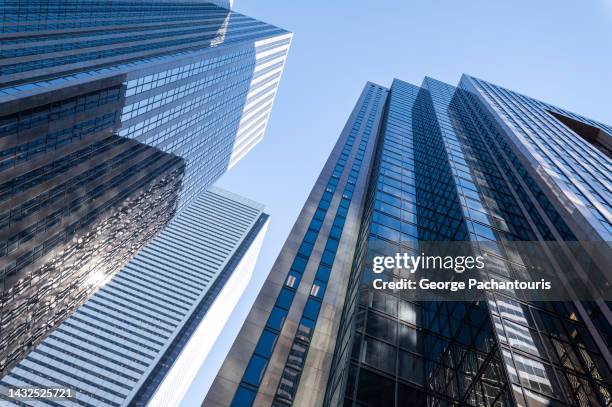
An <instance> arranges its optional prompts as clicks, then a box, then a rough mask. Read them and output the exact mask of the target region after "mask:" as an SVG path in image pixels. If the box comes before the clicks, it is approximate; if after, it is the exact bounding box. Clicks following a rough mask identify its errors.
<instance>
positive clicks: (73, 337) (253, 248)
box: [0, 187, 269, 407]
mask: <svg viewBox="0 0 612 407" xmlns="http://www.w3.org/2000/svg"><path fill="white" fill-rule="evenodd" d="M268 219H269V217H268V215H267V214H265V213H264V212H263V206H262V205H260V204H258V203H255V202H253V201H250V200H248V199H246V198H243V197H240V196H238V195H235V194H232V193H229V192H227V191H224V190H222V189H219V188H214V187H211V188H210V189H209V190H208V191H206V192H204V193H203V194H202V195H201V196H200V197H199V198H197V199H196V201H195V202H194V203H193V204H192V205H190V206H189V207H188V208H186V209H185V210H184V211H183V212H181V214H180V215H177V217H176V218H174V219H173V220H172V221H171V222H170V223H169V224H168V225H167V227H166V228H165V229H164V231H163V232H161V233H160V234H159V235H158V236H157V237H155V238H154V239H153V240H152V241H151V243H149V244H148V245H147V246H146V247H145V248H144V249H142V250H141V251H140V253H138V255H136V257H135V258H134V259H133V260H132V261H131V262H130V263H128V265H127V266H125V267H124V268H123V269H122V270H121V271H119V272H118V273H117V274H116V275H115V276H114V277H113V278H112V279H111V280H110V281H109V282H108V283H107V284H106V285H104V287H102V288H101V289H100V290H99V291H98V292H96V293H95V294H94V295H93V296H92V297H91V298H90V299H89V300H88V301H87V302H86V303H85V304H83V305H82V306H81V307H79V308H78V309H77V310H76V311H75V312H74V314H73V315H71V316H70V317H69V318H68V319H67V320H66V321H64V322H63V323H62V324H61V325H60V326H59V327H57V329H55V330H54V331H53V333H52V334H51V335H50V336H48V337H47V338H46V339H45V340H44V341H42V343H40V344H39V345H38V346H37V347H36V348H35V349H34V350H33V351H32V352H30V353H29V354H28V355H27V356H26V358H25V359H24V360H22V361H21V362H20V363H19V364H18V365H17V366H16V367H15V368H13V369H12V370H11V371H10V372H9V373H8V374H7V376H6V377H4V378H3V379H2V381H0V386H2V387H4V388H8V387H10V386H13V387H20V386H40V387H58V386H59V387H66V386H69V387H71V388H73V389H74V390H75V392H76V400H73V401H72V404H74V405H76V403H77V402H80V403H87V404H86V405H94V406H121V405H128V404H129V405H133V406H144V405H147V403H150V404H148V405H151V406H164V407H168V406H172V405H180V403H181V401H182V397H183V396H184V395H185V393H186V392H187V390H188V388H189V387H190V385H192V382H193V381H194V378H195V377H196V374H197V372H198V371H199V369H200V368H202V369H206V370H210V371H216V370H217V369H218V368H219V367H220V363H221V362H214V361H212V362H211V359H210V358H209V356H210V355H213V359H216V358H218V357H219V356H221V357H222V356H223V355H222V354H221V355H219V354H217V353H221V352H223V349H224V346H225V345H224V343H227V346H229V344H231V338H228V337H224V336H222V335H220V333H221V332H222V331H223V329H224V326H225V323H226V322H227V321H228V320H229V319H230V318H233V319H236V318H237V319H240V318H242V319H244V318H245V317H246V313H247V312H248V309H238V308H236V305H237V303H238V301H239V299H240V297H241V293H242V292H243V291H244V290H245V288H246V287H247V285H248V284H249V281H250V280H251V277H252V273H253V269H254V266H255V261H256V259H257V256H258V254H259V250H260V248H261V244H262V242H263V238H264V235H265V233H266V230H267V227H268V223H269V221H268ZM225 352H227V349H226V350H225ZM215 363H216V364H215ZM196 383H197V386H198V388H199V387H200V386H205V385H206V383H203V382H201V381H197V382H196ZM208 384H209V385H210V383H208ZM203 391H205V390H203ZM1 393H3V394H7V392H6V391H4V392H1ZM203 395H204V393H202V397H203ZM65 403H66V404H68V405H71V403H69V402H65Z"/></svg>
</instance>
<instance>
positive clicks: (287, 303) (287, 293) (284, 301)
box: [276, 287, 295, 310]
mask: <svg viewBox="0 0 612 407" xmlns="http://www.w3.org/2000/svg"><path fill="white" fill-rule="evenodd" d="M294 296H295V291H293V290H290V289H289V288H286V287H283V289H282V290H281V292H280V294H278V298H277V299H276V305H278V306H279V307H281V308H284V309H287V310H288V309H289V308H290V307H291V302H292V301H293V297H294Z"/></svg>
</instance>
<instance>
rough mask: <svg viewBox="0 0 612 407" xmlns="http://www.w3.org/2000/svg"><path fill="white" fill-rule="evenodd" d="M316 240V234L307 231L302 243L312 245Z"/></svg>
mask: <svg viewBox="0 0 612 407" xmlns="http://www.w3.org/2000/svg"><path fill="white" fill-rule="evenodd" d="M315 240H317V233H316V232H313V231H312V230H309V231H308V232H306V236H304V241H305V242H308V243H314V242H315Z"/></svg>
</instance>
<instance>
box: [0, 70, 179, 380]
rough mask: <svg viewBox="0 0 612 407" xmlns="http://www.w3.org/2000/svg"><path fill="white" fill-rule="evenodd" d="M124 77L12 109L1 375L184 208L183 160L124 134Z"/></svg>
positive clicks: (2, 207)
mask: <svg viewBox="0 0 612 407" xmlns="http://www.w3.org/2000/svg"><path fill="white" fill-rule="evenodd" d="M122 82H123V78H121V77H115V78H110V79H105V80H102V81H94V82H91V83H88V84H86V85H82V86H79V87H75V88H72V89H70V88H69V89H63V90H62V91H61V92H56V93H49V94H46V95H41V96H39V97H38V98H32V99H27V100H21V101H19V102H18V103H15V104H13V105H11V106H7V108H6V109H3V114H4V115H3V116H2V117H0V123H1V125H0V133H1V139H0V145H1V147H0V149H1V150H2V151H1V152H0V155H1V157H2V162H1V163H0V191H1V192H0V254H1V257H0V271H1V285H0V288H1V291H0V295H1V297H0V307H1V310H2V312H1V318H2V319H1V327H0V372H5V371H6V370H7V369H9V368H10V367H11V366H13V365H14V364H15V363H16V362H17V361H18V360H19V359H20V358H21V357H23V356H24V355H25V354H26V353H27V352H28V350H29V349H31V348H32V347H33V346H35V345H36V344H37V343H38V342H40V341H41V340H42V339H43V338H44V337H45V336H46V335H47V334H48V333H49V332H50V331H51V330H52V329H53V328H54V327H55V326H57V325H58V324H59V323H60V322H61V321H63V320H64V319H65V318H66V317H67V316H69V315H70V314H71V313H72V311H74V309H75V308H76V307H78V306H79V305H80V304H81V303H83V302H84V301H85V300H86V299H87V297H88V296H89V295H90V294H91V293H92V292H93V291H95V290H96V289H97V288H99V287H100V286H101V285H102V284H103V283H104V282H105V281H106V280H107V279H108V278H109V277H110V276H112V275H113V274H114V273H115V272H116V271H118V270H119V269H120V268H121V267H122V266H124V265H125V264H126V263H127V262H128V261H129V260H130V259H131V258H132V257H133V256H134V255H135V254H136V253H137V252H138V250H139V249H140V248H142V247H143V246H144V245H145V244H146V243H147V242H148V241H149V240H150V239H151V238H152V237H154V236H155V234H156V233H158V232H159V231H160V230H161V229H162V228H163V227H164V225H165V224H166V223H167V222H168V221H169V220H170V219H171V218H172V216H173V215H174V213H175V211H176V205H177V199H178V194H179V192H180V189H181V185H182V179H183V174H184V171H185V165H184V160H183V159H182V158H180V157H177V156H176V155H173V154H169V153H166V152H163V151H161V150H159V149H157V148H155V147H151V146H149V145H146V144H143V143H140V142H138V141H136V140H130V139H126V138H123V137H120V136H118V135H117V131H118V129H119V128H120V125H121V123H120V118H121V112H122V109H123V106H124V101H125V86H124V85H123V84H122ZM11 108H12V109H13V110H14V113H10V109H11ZM5 113H9V114H5ZM81 322H82V323H84V324H92V323H95V321H81Z"/></svg>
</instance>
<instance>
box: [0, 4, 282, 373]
mask: <svg viewBox="0 0 612 407" xmlns="http://www.w3.org/2000/svg"><path fill="white" fill-rule="evenodd" d="M216 3H217V4H218V5H221V6H224V7H226V8H221V7H219V6H218V5H215V4H213V3H209V2H205V1H167V0H165V1H153V2H149V1H141V0H133V1H130V0H116V1H115V0H108V1H96V0H83V1H81V0H79V1H76V0H62V1H60V0H33V1H20V0H5V1H2V4H1V8H2V9H1V10H0V207H1V208H0V309H1V313H0V375H2V374H4V373H5V372H6V371H7V369H8V368H10V367H11V366H13V365H14V364H15V363H17V362H18V361H19V359H20V358H22V357H23V356H24V354H26V353H27V351H28V350H29V349H31V348H32V347H33V346H35V345H36V343H38V342H40V340H42V338H44V337H45V336H46V335H47V334H48V333H49V331H50V330H51V329H52V328H53V327H54V326H56V325H57V324H58V323H59V322H61V321H62V320H63V319H65V318H66V317H67V316H68V315H70V313H71V312H72V311H73V310H74V309H75V308H76V307H77V306H78V305H79V304H81V303H83V302H84V301H85V300H86V298H87V297H88V296H89V295H90V294H91V293H92V292H93V291H95V290H96V289H97V287H98V286H99V284H100V282H102V281H105V280H106V278H107V277H108V276H110V275H112V274H113V273H114V272H116V271H118V270H119V269H120V268H121V267H122V266H124V265H125V264H126V263H127V261H128V260H129V259H130V258H131V257H133V256H134V254H135V253H137V252H138V250H139V249H140V248H141V247H143V246H144V245H145V244H146V243H147V242H148V241H149V240H150V239H151V238H152V237H153V236H155V234H156V233H158V232H159V231H160V230H161V229H162V228H163V227H164V225H165V224H166V223H167V222H168V221H169V220H170V219H171V218H172V217H173V216H174V214H175V212H180V211H181V210H183V208H185V207H186V206H187V204H189V203H190V202H192V201H193V200H194V198H195V197H197V196H198V195H199V194H200V193H201V192H203V191H204V190H205V189H206V188H207V187H208V186H210V185H211V184H212V183H213V182H214V181H215V180H216V179H218V178H219V177H220V176H221V175H222V174H223V173H224V172H225V171H226V170H227V169H228V168H230V167H231V166H232V165H234V164H235V163H236V162H237V161H238V160H239V159H240V158H241V157H243V156H244V154H246V153H247V152H248V151H249V150H250V149H251V148H252V147H253V146H254V145H255V144H256V143H257V142H258V141H260V140H261V138H262V137H263V134H264V131H265V128H266V124H267V121H268V117H269V114H270V110H271V106H272V103H273V100H274V97H275V94H276V89H277V87H278V84H279V80H280V76H281V73H282V70H283V67H284V62H285V58H286V55H287V51H288V48H289V45H290V42H291V34H290V33H288V32H286V31H284V30H282V29H279V28H277V27H274V26H271V25H269V24H266V23H263V22H260V21H257V20H254V19H251V18H249V17H246V16H243V15H240V14H238V13H235V12H232V11H230V10H228V9H227V7H229V5H230V2H229V1H218V2H216Z"/></svg>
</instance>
